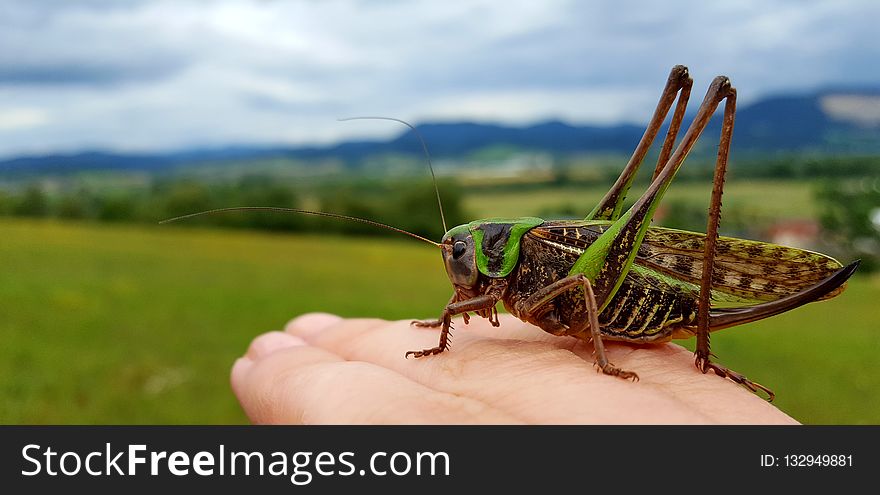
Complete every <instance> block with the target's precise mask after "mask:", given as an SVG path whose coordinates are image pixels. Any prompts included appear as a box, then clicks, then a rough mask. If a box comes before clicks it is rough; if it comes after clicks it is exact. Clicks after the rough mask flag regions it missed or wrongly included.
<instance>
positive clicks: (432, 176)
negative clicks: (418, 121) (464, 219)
mask: <svg viewBox="0 0 880 495" xmlns="http://www.w3.org/2000/svg"><path fill="white" fill-rule="evenodd" d="M336 120H337V121H339V122H347V121H349V120H390V121H392V122H400V123H401V124H403V125H405V126H407V127H409V128H410V129H411V130H412V131H413V133H414V134H415V135H416V137H417V138H419V142H421V143H422V150H423V151H424V152H425V158H426V159H427V160H428V170H430V171H431V182H432V183H433V184H434V194H436V195H437V206H438V207H439V208H440V221H441V222H442V223H443V232H448V231H449V229H448V228H446V216H444V215H443V203H442V202H441V201H440V190H439V189H437V177H435V176H434V167H433V166H432V165H431V154H430V153H428V145H427V144H425V139H424V138H423V137H422V133H420V132H419V130H418V129H416V128H415V127H414V126H413V125H412V124H410V123H409V122H407V121H405V120H400V119H395V118H394V117H346V118H344V119H336Z"/></svg>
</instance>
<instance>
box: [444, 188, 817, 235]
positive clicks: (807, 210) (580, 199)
mask: <svg viewBox="0 0 880 495" xmlns="http://www.w3.org/2000/svg"><path fill="white" fill-rule="evenodd" d="M610 186H611V183H608V184H597V185H593V186H589V187H582V186H578V187H575V186H569V187H563V186H559V187H547V186H542V187H541V188H540V189H537V190H529V191H525V192H520V191H511V190H503V189H495V190H486V191H484V192H480V193H473V194H468V195H467V196H465V209H466V211H468V212H472V213H473V214H474V216H475V217H476V218H485V217H490V216H500V217H503V216H529V215H535V214H539V215H540V214H541V212H547V211H557V210H558V209H559V207H560V206H569V207H571V209H573V210H574V211H577V212H580V211H583V213H584V214H586V213H587V212H588V211H589V210H590V209H591V208H592V207H593V206H595V205H596V204H597V203H598V202H599V200H600V199H602V196H604V195H605V192H606V191H608V188H609V187H610ZM813 187H814V182H812V181H798V180H770V179H743V180H737V179H736V178H735V177H734V178H731V179H728V181H727V182H726V184H725V186H724V211H725V213H727V214H730V212H731V211H734V210H735V211H736V212H738V213H741V214H744V215H749V216H750V218H757V219H759V220H769V219H778V218H810V217H815V215H816V212H817V211H816V210H817V209H816V203H815V200H814V199H813ZM644 189H645V186H644V185H641V186H640V185H638V184H636V185H634V186H633V188H632V191H631V193H630V197H631V198H633V199H635V198H637V197H638V196H639V195H640V194H641V193H642V191H643V190H644ZM441 192H442V191H441ZM711 192H712V184H711V182H710V181H691V182H681V183H675V184H673V185H672V186H670V188H669V191H668V192H667V193H666V195H665V197H664V202H665V203H668V202H670V201H680V202H683V203H686V204H689V205H696V206H699V207H703V208H705V207H708V205H709V196H710V195H711ZM722 225H723V222H722Z"/></svg>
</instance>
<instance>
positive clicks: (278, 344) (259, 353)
mask: <svg viewBox="0 0 880 495" xmlns="http://www.w3.org/2000/svg"><path fill="white" fill-rule="evenodd" d="M303 345H308V344H306V341H304V340H303V339H301V338H300V337H297V336H295V335H290V334H289V333H285V332H278V331H274V332H267V333H264V334H263V335H260V336H258V337H257V338H255V339H254V340H253V341H252V342H251V345H250V347H248V350H247V353H246V354H245V356H246V357H248V358H250V359H251V360H253V361H257V360H259V359H263V358H264V357H266V356H268V355H269V354H272V353H273V352H276V351H279V350H281V349H287V348H289V347H296V346H303Z"/></svg>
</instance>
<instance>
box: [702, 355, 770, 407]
mask: <svg viewBox="0 0 880 495" xmlns="http://www.w3.org/2000/svg"><path fill="white" fill-rule="evenodd" d="M694 361H695V363H694V364H696V365H697V368H698V369H699V370H700V371H702V372H703V373H708V372H709V370H712V371H714V372H715V374H716V375H718V376H720V377H722V378H729V379H730V381H732V382H734V383H738V384H740V385H742V386H743V387H745V388H747V389H748V390H749V391H750V392H752V393H753V394H756V395H759V396H760V395H761V393H760V392H764V394H765V395H766V397H765V399H766V400H767V402H773V399H775V398H776V394H775V393H773V391H772V390H770V389H769V388H767V387H765V386H763V385H761V384H760V383H756V382H753V381H751V380H749V379H748V378H746V376H745V375H743V374H742V373H737V372H736V371H733V370H730V369H727V368H725V367H723V366H719V365H717V364H715V363H713V362H711V361H709V359H708V358H706V357H702V356H697V357H696V359H695V360H694Z"/></svg>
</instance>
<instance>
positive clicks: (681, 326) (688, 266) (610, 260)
mask: <svg viewBox="0 0 880 495" xmlns="http://www.w3.org/2000/svg"><path fill="white" fill-rule="evenodd" d="M691 86H692V80H691V77H690V75H689V74H688V70H687V68H685V67H683V66H676V67H674V68H673V69H672V71H671V73H670V75H669V79H668V81H667V83H666V86H665V88H664V90H663V93H662V96H661V98H660V102H659V103H658V104H657V108H656V110H655V111H654V115H653V117H652V119H651V121H650V123H649V124H648V127H647V129H646V131H645V133H644V135H643V136H642V139H641V141H640V142H639V144H638V145H637V147H636V150H635V152H634V153H633V155H632V157H631V158H630V160H629V162H628V163H627V165H626V167H625V168H624V170H623V172H622V173H621V175H620V177H619V178H618V179H617V181H616V182H615V184H614V185H613V186H612V188H611V189H610V190H609V191H608V193H607V194H606V195H605V197H604V198H603V199H602V200H601V201H600V202H599V204H598V205H597V206H596V207H595V208H593V210H592V211H591V212H590V213H589V214H588V215H587V216H586V217H585V218H584V219H583V220H575V221H571V220H543V219H540V218H535V217H522V218H506V219H505V218H491V219H484V220H477V221H474V222H470V223H468V224H465V225H459V226H457V227H455V228H452V229H449V230H448V231H447V232H446V234H445V235H444V236H443V238H442V240H441V242H440V243H436V242H434V241H431V240H428V239H425V238H423V237H421V236H418V235H415V234H412V233H409V232H405V231H402V230H400V229H397V228H394V227H390V226H387V225H384V224H380V223H378V222H374V221H372V220H365V219H360V218H353V217H347V216H344V215H337V214H332V213H323V212H312V211H307V210H299V209H290V208H273V207H243V208H242V207H238V208H223V209H220V210H212V211H210V212H202V213H197V214H193V215H186V216H184V217H178V218H175V219H171V220H168V221H172V220H178V219H180V218H186V217H190V216H194V215H199V214H203V213H214V212H217V211H230V210H241V209H249V210H282V211H292V212H297V213H306V214H312V215H322V216H330V217H336V218H344V219H348V220H355V221H359V222H365V223H369V224H372V225H376V226H379V227H382V228H387V229H391V230H394V231H397V232H402V233H405V234H408V235H410V236H413V237H416V238H418V239H420V240H422V241H425V242H428V243H430V244H433V245H435V246H439V247H440V250H441V252H442V256H443V262H444V265H445V267H446V273H447V275H448V277H449V280H450V281H451V282H452V285H453V288H454V291H453V295H452V298H451V299H450V301H449V303H448V304H447V305H446V306H445V307H444V309H443V311H442V313H441V314H440V317H439V318H438V319H437V320H430V321H416V322H413V323H414V324H415V325H417V326H423V327H437V328H439V329H440V340H439V343H438V345H437V346H436V347H433V348H430V349H424V350H419V351H410V352H408V353H406V356H407V357H409V356H415V357H423V356H428V355H433V354H439V353H441V352H443V351H445V350H446V349H447V348H448V344H449V335H450V330H451V329H452V318H453V317H454V316H456V315H462V316H463V318H464V321H465V323H467V321H468V318H469V316H468V314H469V313H475V314H477V315H479V316H481V317H484V318H487V319H489V320H490V322H491V323H492V324H493V325H495V326H498V325H499V321H498V311H497V305H498V303H499V302H501V303H503V304H504V307H505V308H506V309H507V310H508V311H509V312H510V313H511V314H513V315H514V316H516V317H517V318H519V319H521V320H523V321H526V322H528V323H532V324H534V325H536V326H538V327H540V328H542V329H543V330H545V331H547V332H550V333H552V334H554V335H570V336H574V337H578V338H581V339H585V340H588V341H591V342H592V344H593V347H594V349H595V356H596V364H597V366H598V367H599V368H600V369H601V370H602V371H603V372H604V373H606V374H609V375H614V376H619V377H622V378H631V379H637V378H638V376H637V375H636V373H634V372H632V371H627V370H622V369H620V368H618V367H616V366H614V365H613V364H611V363H610V362H609V361H608V359H607V357H606V355H605V348H604V345H603V340H606V339H607V340H618V341H625V342H632V343H653V342H664V341H669V340H671V339H678V338H689V337H692V336H696V339H697V342H696V350H695V364H696V366H697V368H698V369H700V371H702V372H703V373H707V372H708V371H709V370H712V371H714V372H715V373H716V374H717V375H719V376H721V377H726V378H729V379H731V380H733V381H734V382H736V383H739V384H741V385H743V386H745V387H746V388H748V389H749V390H751V391H752V392H758V391H759V390H761V391H764V392H765V393H766V394H767V396H768V399H770V400H772V399H773V397H774V395H773V392H772V391H771V390H769V389H768V388H766V387H764V386H762V385H760V384H758V383H755V382H752V381H751V380H749V379H748V378H746V377H745V376H743V375H741V374H739V373H736V372H734V371H731V370H729V369H727V368H724V367H722V366H720V365H718V364H716V363H713V362H711V361H710V359H709V356H710V352H709V332H711V331H715V330H719V329H722V328H727V327H731V326H734V325H739V324H742V323H748V322H752V321H756V320H760V319H763V318H767V317H769V316H773V315H777V314H779V313H782V312H785V311H788V310H790V309H793V308H796V307H798V306H801V305H803V304H806V303H808V302H812V301H818V300H824V299H829V298H831V297H834V296H836V295H838V294H840V293H841V292H842V291H843V289H844V287H845V282H846V280H847V279H848V278H849V277H850V276H851V275H852V274H853V272H854V271H855V269H856V268H857V267H858V261H856V262H854V263H851V264H850V265H848V266H846V267H844V266H842V265H841V264H840V263H838V262H837V261H836V260H834V259H833V258H831V257H829V256H826V255H823V254H819V253H814V252H810V251H805V250H802V249H796V248H791V247H783V246H778V245H774V244H768V243H763V242H758V241H750V240H743V239H734V238H729V237H719V236H718V225H719V220H720V215H721V213H720V212H721V194H722V187H723V184H724V177H725V174H726V169H727V158H728V154H729V150H730V141H731V136H732V133H733V123H734V114H735V111H736V90H735V89H734V88H733V87H732V86H731V84H730V81H729V80H728V79H727V78H726V77H723V76H719V77H716V78H715V79H714V80H713V81H712V84H711V85H710V86H709V89H708V91H707V93H706V97H705V99H704V100H703V103H702V104H701V105H700V108H699V109H698V110H697V113H696V115H695V117H694V120H693V122H692V123H691V125H690V126H689V128H688V129H687V131H686V132H685V134H684V136H683V137H682V139H681V141H680V142H679V144H678V146H676V147H675V148H674V150H673V146H674V144H675V141H676V138H677V136H678V134H679V130H680V128H681V124H682V120H683V118H684V113H685V109H686V107H687V101H688V98H689V96H690V90H691ZM676 100H677V103H676ZM722 101H724V102H725V106H724V117H723V123H722V129H721V138H720V143H719V148H718V157H717V160H716V166H715V176H714V181H713V189H712V196H711V200H710V207H709V216H708V226H707V230H706V232H707V233H706V234H699V233H694V232H686V231H681V230H674V229H668V228H661V227H655V226H652V225H651V221H652V218H653V216H654V212H655V211H656V210H657V207H658V206H659V204H660V201H661V200H662V198H663V195H664V193H665V192H666V190H667V188H668V187H669V185H670V183H671V182H672V180H673V178H674V177H675V174H676V172H677V171H678V170H679V168H680V167H681V165H682V163H683V162H684V160H685V157H686V156H687V154H688V152H689V151H690V150H691V148H692V147H693V146H694V144H695V143H696V141H697V140H698V138H699V137H700V134H701V133H702V132H703V130H704V129H705V128H706V126H707V124H708V123H709V120H710V118H711V117H712V114H713V113H714V112H715V110H716V109H717V107H718V106H719V105H720V103H721V102H722ZM673 103H676V108H675V111H674V113H673V115H672V119H671V121H670V125H669V129H668V131H667V133H666V137H665V140H664V143H663V146H662V148H661V150H660V155H659V159H658V162H657V165H656V167H655V170H654V178H653V180H652V182H651V184H650V186H649V187H648V189H647V190H646V191H645V192H644V194H642V196H641V197H640V198H639V199H638V200H637V201H636V202H635V204H634V205H633V206H632V207H630V208H629V209H628V210H626V211H623V203H624V200H625V198H626V195H627V192H628V191H629V188H630V186H631V185H632V182H633V179H634V177H635V175H636V173H637V171H638V169H639V167H640V166H641V164H642V162H643V161H644V158H645V156H646V154H647V153H648V150H649V148H650V147H651V144H652V143H653V141H654V139H655V138H656V136H657V134H658V133H659V131H660V128H661V126H662V124H663V122H664V120H665V119H666V117H667V115H668V113H669V111H670V109H671V108H672V105H673ZM387 120H397V119H387ZM398 121H399V120H398ZM399 122H403V121H399ZM403 123H404V124H406V125H408V126H409V127H411V128H413V127H412V126H410V125H409V124H407V123H406V122H403ZM413 130H415V128H413ZM419 138H420V139H421V137H420V136H419ZM422 144H423V146H424V141H422ZM425 151H426V154H427V148H425ZM428 164H429V166H430V158H428ZM432 174H433V170H432ZM437 199H438V202H439V199H440V197H439V194H438V196H437ZM440 211H441V218H442V206H441V209H440ZM443 223H444V227H445V219H443Z"/></svg>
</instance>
